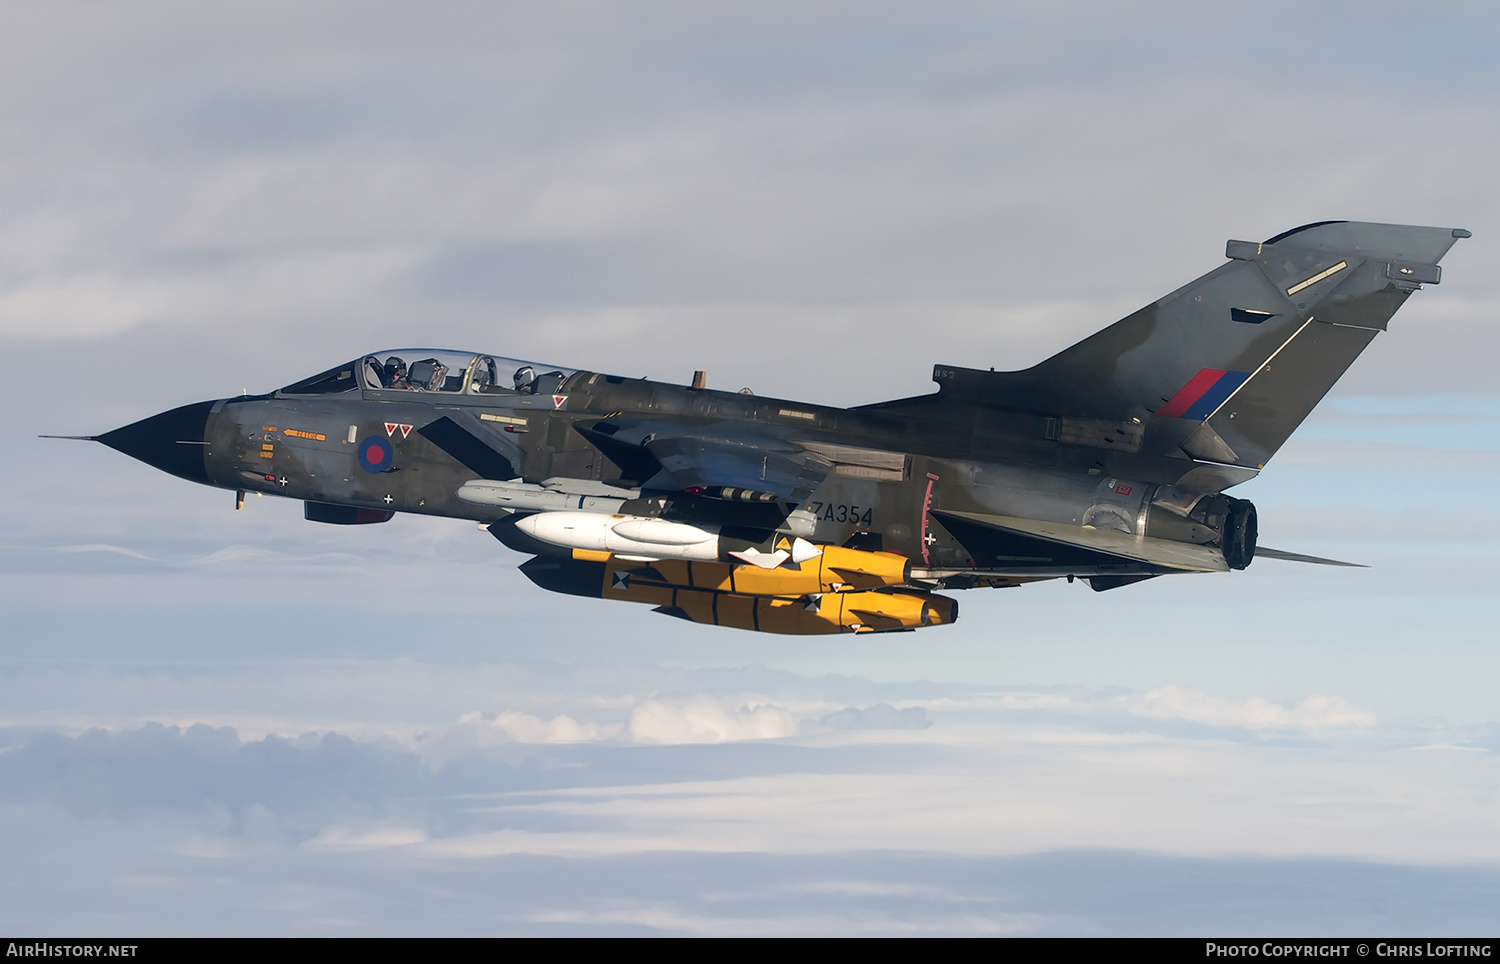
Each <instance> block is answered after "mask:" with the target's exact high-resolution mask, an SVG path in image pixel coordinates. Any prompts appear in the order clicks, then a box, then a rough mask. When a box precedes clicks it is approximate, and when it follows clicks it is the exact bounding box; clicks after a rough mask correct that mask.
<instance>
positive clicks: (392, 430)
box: [385, 422, 401, 438]
mask: <svg viewBox="0 0 1500 964" xmlns="http://www.w3.org/2000/svg"><path fill="white" fill-rule="evenodd" d="M400 427H401V426H400V425H398V424H396V423H395V422H386V423H385V437H386V438H390V437H391V436H392V435H395V434H396V429H398V428H400Z"/></svg>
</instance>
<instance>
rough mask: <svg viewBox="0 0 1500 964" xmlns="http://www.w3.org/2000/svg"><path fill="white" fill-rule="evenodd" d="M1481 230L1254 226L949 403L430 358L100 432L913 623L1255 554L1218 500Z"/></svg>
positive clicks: (158, 459)
mask: <svg viewBox="0 0 1500 964" xmlns="http://www.w3.org/2000/svg"><path fill="white" fill-rule="evenodd" d="M1468 236H1469V233H1468V232H1467V231H1463V230H1461V229H1449V228H1430V227H1410V226H1401V225H1383V224H1368V223H1358V222H1342V221H1333V222H1319V223H1317V224H1312V225H1306V226H1303V227H1301V228H1296V229H1293V230H1291V231H1288V232H1285V233H1284V234H1281V235H1278V236H1276V237H1274V238H1272V239H1270V240H1268V241H1266V242H1263V243H1255V242H1242V241H1231V242H1229V243H1228V246H1227V249H1226V255H1227V258H1228V260H1227V261H1226V262H1225V263H1224V264H1223V265H1221V266H1220V267H1218V268H1216V269H1215V270H1213V271H1211V272H1209V273H1208V274H1206V275H1204V276H1203V277H1201V278H1199V279H1197V280H1196V281H1193V282H1191V283H1190V284H1188V285H1186V286H1184V287H1183V288H1180V289H1178V290H1177V291H1174V292H1172V293H1171V294H1169V295H1167V296H1165V297H1164V298H1162V299H1160V300H1158V301H1156V302H1155V303H1153V304H1150V305H1147V306H1146V307H1144V308H1142V309H1141V310H1139V311H1137V312H1135V313H1134V314H1131V315H1130V316H1128V317H1126V318H1124V319H1123V320H1121V321H1119V322H1117V323H1115V324H1114V325H1112V326H1110V327H1109V328H1106V329H1105V330H1103V331H1101V332H1099V333H1098V334H1096V335H1093V336H1092V337H1090V338H1087V339H1085V340H1084V341H1082V342H1080V343H1078V344H1077V345H1074V346H1072V347H1071V348H1068V349H1066V350H1065V351H1062V352H1060V353H1059V354H1057V355H1055V356H1053V357H1052V358H1049V359H1047V360H1046V361H1043V362H1042V363H1041V364H1039V365H1037V366H1035V367H1033V368H1030V369H1026V370H1024V371H1015V372H995V371H981V370H975V369H968V368H960V367H956V366H949V365H939V366H937V367H936V368H935V369H934V372H933V379H934V380H935V381H936V382H937V384H938V386H939V390H938V391H937V392H936V393H934V394H930V395H924V396H920V397H915V398H907V399H900V400H895V401H890V402H882V403H879V404H874V405H868V406H863V407H859V408H853V409H838V408H827V407H822V406H817V405H810V404H806V403H802V402H794V401H787V400H783V399H775V398H765V397H761V396H756V395H749V394H734V393H729V392H721V391H713V390H710V389H707V388H703V387H689V386H682V385H671V384H664V383H661V382H653V381H647V380H645V379H634V378H622V377H619V376H615V375H607V374H602V373H598V372H589V371H569V370H566V369H560V368H557V369H554V368H549V367H548V366H544V365H535V364H533V363H527V362H520V361H518V360H514V359H505V358H500V357H498V356H489V355H483V354H478V353H473V352H448V351H429V350H407V351H397V352H379V353H376V354H374V355H367V356H364V357H362V358H360V359H356V360H355V361H352V362H350V363H348V364H346V365H343V366H339V367H338V368H335V369H331V370H330V371H328V372H325V373H323V374H321V375H317V376H313V377H312V378H309V379H307V380H305V381H303V382H299V383H297V384H296V385H291V386H288V387H287V388H284V389H281V390H279V391H276V392H271V393H269V394H266V395H256V396H245V397H240V398H226V399H219V400H216V401H209V402H201V403H198V404H196V405H188V406H185V407H183V408H179V409H174V410H172V411H169V412H164V413H162V414H160V415H157V416H153V417H152V418H148V419H145V420H143V421H141V422H137V423H135V424H133V425H128V426H125V427H124V428H121V429H117V430H115V431H114V432H110V433H107V434H105V435H102V436H98V437H97V438H98V440H99V441H102V442H104V443H105V444H106V445H109V446H111V447H113V448H116V449H118V450H120V451H122V452H124V453H126V454H129V455H132V456H134V457H136V458H139V459H142V460H143V461H146V462H148V463H150V464H152V465H155V466H157V467H159V468H162V469H164V470H166V471H168V472H171V473H173V474H175V475H178V476H181V477H183V478H186V479H190V480H192V481H194V482H200V483H203V484H207V485H213V486H218V487H221V488H225V489H233V490H236V491H237V492H239V493H240V498H241V499H242V498H243V494H244V493H247V492H263V493H266V494H270V495H277V496H283V497H285V498H292V499H300V500H303V501H304V502H306V503H307V511H306V514H307V517H308V518H309V519H311V520H314V521H321V522H329V523H336V524H367V523H375V522H382V521H385V520H387V519H389V518H390V517H391V515H392V514H393V513H395V512H412V513H425V514H429V515H438V516H448V517H456V518H463V519H472V520H474V521H476V522H478V523H481V524H485V525H488V526H489V530H490V532H491V533H492V534H493V535H494V536H495V537H496V538H498V539H499V540H500V541H502V542H504V543H505V544H507V545H509V546H511V547H513V548H516V549H520V550H521V551H524V552H527V553H530V554H533V555H534V556H535V557H536V558H534V559H533V560H531V561H529V562H528V563H527V564H525V565H524V566H523V567H522V568H523V571H525V572H526V573H527V575H528V576H530V577H531V578H532V580H533V581H534V582H536V583H537V584H538V585H541V586H543V587H544V588H548V589H554V590H557V591H562V592H570V593H575V594H580V595H588V596H602V597H605V598H616V599H622V600H626V601H638V602H647V603H651V604H653V605H655V606H657V608H658V609H659V610H661V611H663V612H667V613H669V614H671V615H675V616H680V617H683V618H687V619H692V620H694V621H697V622H705V623H719V624H722V625H731V626H740V627H742V628H748V629H761V630H765V631H771V632H846V631H856V632H860V631H881V630H898V629H914V628H919V627H922V626H930V625H938V624H942V623H946V622H951V621H952V620H953V619H954V618H956V615H957V606H956V604H954V603H953V601H952V600H951V599H949V598H948V597H944V596H939V595H936V591H938V590H944V589H950V590H951V589H966V588H974V587H985V586H1011V585H1018V584H1020V583H1023V582H1027V581H1032V580H1036V579H1043V578H1057V577H1067V578H1069V579H1072V578H1074V577H1079V578H1084V579H1087V580H1088V581H1089V583H1090V585H1091V586H1092V587H1093V588H1095V589H1098V590H1103V589H1110V588H1115V587H1117V586H1121V585H1125V584H1127V583H1130V582H1134V581H1138V580H1140V579H1143V578H1151V577H1153V576H1157V575H1163V574H1169V573H1177V572H1203V571H1227V570H1230V569H1241V568H1244V567H1245V566H1247V565H1249V564H1250V561H1251V560H1252V559H1253V558H1254V557H1255V555H1256V554H1257V548H1256V516H1255V510H1254V507H1253V506H1251V505H1250V504H1249V503H1248V502H1245V501H1244V500H1239V499H1234V498H1232V497H1230V496H1227V495H1224V494H1223V493H1224V490H1226V489H1228V488H1230V487H1232V486H1234V485H1236V484H1239V483H1241V482H1244V481H1246V480H1248V479H1251V478H1254V477H1255V476H1256V474H1257V473H1258V472H1259V471H1260V470H1261V469H1262V468H1264V467H1265V464H1266V462H1267V461H1268V460H1269V459H1270V458H1271V456H1272V455H1273V454H1274V453H1275V452H1276V451H1277V449H1278V448H1279V447H1280V446H1281V445H1282V443H1283V442H1284V441H1285V440H1286V439H1287V437H1288V436H1289V435H1290V434H1291V433H1292V431H1293V430H1295V429H1296V427H1297V426H1298V425H1299V424H1300V423H1301V422H1302V420H1303V419H1304V418H1305V417H1306V416H1307V414H1308V413H1309V412H1310V411H1311V410H1312V408H1313V406H1315V405H1316V404H1317V403H1318V401H1319V400H1321V399H1322V397H1323V396H1324V394H1325V393H1327V391H1328V390H1329V389H1330V388H1331V387H1332V386H1333V384H1334V382H1335V381H1336V380H1337V379H1338V378H1339V377H1340V376H1341V375H1342V374H1343V372H1344V371H1345V369H1346V368H1347V367H1348V366H1349V365H1350V363H1352V362H1353V360H1354V359H1355V357H1357V356H1358V354H1359V353H1360V352H1361V351H1362V350H1363V349H1364V348H1365V346H1366V345H1368V344H1369V343H1370V341H1371V340H1373V339H1374V337H1375V336H1376V335H1377V334H1378V333H1379V332H1381V331H1383V330H1385V329H1386V326H1387V323H1388V322H1389V320H1390V318H1391V316H1392V315H1393V314H1394V313H1395V311H1396V310H1397V309H1398V308H1399V307H1400V306H1401V305H1402V303H1403V302H1404V301H1405V300H1406V298H1407V297H1408V296H1409V295H1410V294H1411V292H1413V291H1415V290H1418V289H1419V288H1420V287H1421V286H1422V285H1423V284H1435V283H1437V282H1438V280H1439V278H1440V269H1439V268H1438V267H1437V264H1438V262H1439V260H1440V259H1441V258H1442V257H1443V255H1444V254H1445V253H1446V252H1447V251H1448V249H1449V248H1450V247H1451V246H1452V245H1453V244H1454V243H1455V241H1456V239H1458V238H1461V237H1468ZM392 359H395V360H396V361H395V362H393V361H392ZM512 368H514V371H513V370H512ZM461 492H462V493H463V495H462V497H461ZM476 500H478V501H476ZM551 513H562V514H558V515H552V514H551ZM622 523H627V524H628V525H625V527H624V528H621V524H622ZM622 533H624V534H625V535H622ZM694 533H697V535H694ZM627 536H628V539H627ZM699 536H702V537H704V538H706V539H708V540H709V541H707V542H704V543H702V545H703V546H708V548H702V547H701V546H700V547H699V548H697V549H694V548H685V546H687V543H689V542H691V541H692V540H694V539H697V538H698V537H699ZM622 539H625V540H626V541H625V542H622V541H621V540H622ZM601 540H603V541H601ZM630 540H633V541H630ZM652 540H658V541H655V542H653V541H652ZM661 540H664V541H661ZM621 545H624V546H626V548H625V549H624V550H621V549H620V548H619V546H621ZM609 546H614V547H615V548H613V549H611V548H609ZM1259 554H1260V555H1261V556H1267V555H1269V556H1273V557H1279V558H1287V559H1300V560H1301V561H1311V562H1332V560H1319V559H1315V558H1312V557H1299V556H1295V555H1294V554H1291V553H1282V552H1277V551H1275V550H1268V549H1265V548H1261V549H1260V550H1259ZM819 560H821V561H819ZM818 573H821V575H819V574H818Z"/></svg>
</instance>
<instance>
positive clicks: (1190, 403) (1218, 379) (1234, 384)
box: [1156, 368, 1250, 422]
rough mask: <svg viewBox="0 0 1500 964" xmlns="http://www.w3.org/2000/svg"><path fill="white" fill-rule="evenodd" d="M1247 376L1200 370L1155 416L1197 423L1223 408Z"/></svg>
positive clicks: (1206, 369) (1247, 373)
mask: <svg viewBox="0 0 1500 964" xmlns="http://www.w3.org/2000/svg"><path fill="white" fill-rule="evenodd" d="M1249 377H1250V373H1249V372H1229V371H1224V370H1223V369H1222V368H1204V369H1202V370H1200V371H1199V372H1198V374H1196V375H1194V376H1193V377H1192V378H1190V379H1188V383H1187V384H1186V385H1184V386H1182V388H1181V389H1180V390H1178V392H1177V394H1176V395H1173V396H1172V398H1171V400H1170V401H1168V402H1167V404H1165V405H1163V406H1162V407H1161V408H1159V409H1157V411H1156V414H1157V415H1159V416H1161V417H1162V418H1191V419H1195V420H1197V421H1200V422H1201V421H1202V420H1203V419H1205V418H1208V417H1209V416H1210V415H1212V414H1213V413H1214V410H1215V409H1217V408H1218V407H1219V406H1220V405H1223V404H1224V401H1225V400H1226V399H1228V398H1229V396H1231V395H1233V394H1234V391H1235V389H1237V388H1239V387H1240V386H1241V385H1243V384H1245V380H1246V379H1248V378H1249Z"/></svg>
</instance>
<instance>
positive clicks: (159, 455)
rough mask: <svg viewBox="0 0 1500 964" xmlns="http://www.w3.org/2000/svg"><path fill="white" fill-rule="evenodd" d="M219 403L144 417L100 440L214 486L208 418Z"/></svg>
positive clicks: (186, 407)
mask: <svg viewBox="0 0 1500 964" xmlns="http://www.w3.org/2000/svg"><path fill="white" fill-rule="evenodd" d="M216 404H218V403H217V402H197V403H195V404H192V405H184V406H182V407H181V408H174V409H172V410H171V411H167V412H162V413H161V414H159V415H152V416H151V417H150V418H143V419H141V420H140V421H139V422H132V423H131V424H129V425H126V426H124V427H123V428H117V429H115V430H114V431H113V432H106V433H104V434H103V435H100V436H99V437H98V441H100V442H103V443H104V444H105V445H108V446H109V447H110V448H112V449H114V450H115V451H116V452H123V453H124V454H126V455H128V456H130V457H131V458H133V459H140V460H141V461H142V462H145V463H146V464H147V465H150V466H152V467H154V468H158V469H161V470H162V471H163V472H170V473H171V474H172V475H175V476H177V477H178V478H180V479H187V480H188V481H189V482H201V483H203V484H204V485H211V484H212V483H211V482H209V479H208V467H207V465H206V464H205V463H204V455H205V454H206V453H207V446H208V442H207V433H208V416H209V414H210V413H211V412H212V411H213V407H214V405H216Z"/></svg>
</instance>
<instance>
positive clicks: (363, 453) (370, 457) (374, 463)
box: [359, 435, 396, 473]
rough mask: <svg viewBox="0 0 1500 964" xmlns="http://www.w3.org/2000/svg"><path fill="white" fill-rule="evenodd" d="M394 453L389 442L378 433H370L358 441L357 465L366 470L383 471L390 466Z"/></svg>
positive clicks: (394, 456)
mask: <svg viewBox="0 0 1500 964" xmlns="http://www.w3.org/2000/svg"><path fill="white" fill-rule="evenodd" d="M395 458H396V453H395V452H393V451H392V450H391V443H390V442H387V441H386V440H385V439H383V438H381V437H380V436H378V435H372V436H370V437H369V438H367V439H365V440H364V441H363V442H360V443H359V465H360V468H362V469H364V470H365V471H366V472H376V473H379V472H384V471H385V470H386V469H388V468H390V467H391V462H392V461H393V460H394V459H395Z"/></svg>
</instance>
